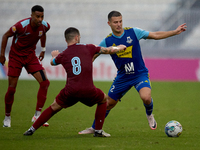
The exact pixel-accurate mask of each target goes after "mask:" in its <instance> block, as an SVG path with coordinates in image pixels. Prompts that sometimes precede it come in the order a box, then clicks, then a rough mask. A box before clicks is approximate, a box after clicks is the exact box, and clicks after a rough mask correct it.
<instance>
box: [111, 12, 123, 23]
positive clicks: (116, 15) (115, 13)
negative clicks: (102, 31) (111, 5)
mask: <svg viewBox="0 0 200 150" xmlns="http://www.w3.org/2000/svg"><path fill="white" fill-rule="evenodd" d="M119 16H122V14H121V13H120V12H119V11H116V10H113V11H111V12H110V13H109V14H108V20H109V21H110V19H111V18H112V17H119Z"/></svg>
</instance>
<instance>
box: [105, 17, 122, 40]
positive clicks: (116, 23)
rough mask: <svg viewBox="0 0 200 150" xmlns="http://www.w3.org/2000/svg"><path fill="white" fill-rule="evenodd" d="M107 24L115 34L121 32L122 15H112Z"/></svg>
mask: <svg viewBox="0 0 200 150" xmlns="http://www.w3.org/2000/svg"><path fill="white" fill-rule="evenodd" d="M108 25H109V26H110V27H111V29H112V31H113V33H114V34H116V35H117V36H119V35H121V34H122V33H123V28H122V16H119V17H112V18H111V19H110V21H108Z"/></svg>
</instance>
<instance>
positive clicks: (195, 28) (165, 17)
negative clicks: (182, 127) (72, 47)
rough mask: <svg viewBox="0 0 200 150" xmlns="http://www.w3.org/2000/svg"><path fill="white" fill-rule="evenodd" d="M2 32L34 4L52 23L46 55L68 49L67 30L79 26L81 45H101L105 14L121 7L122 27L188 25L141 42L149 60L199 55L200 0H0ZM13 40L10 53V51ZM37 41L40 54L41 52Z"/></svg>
mask: <svg viewBox="0 0 200 150" xmlns="http://www.w3.org/2000/svg"><path fill="white" fill-rule="evenodd" d="M0 4H1V5H0V14H1V15H0V26H1V28H0V35H1V36H2V35H3V34H4V33H5V32H6V31H7V30H8V29H9V28H10V27H11V26H12V25H13V24H14V23H16V22H17V21H19V20H21V19H23V18H26V17H30V14H31V10H30V9H31V7H32V6H33V5H35V4H39V5H42V6H43V7H44V10H45V11H44V14H45V17H44V20H45V21H47V22H49V23H50V25H51V29H50V31H49V32H48V33H47V50H48V51H47V54H48V53H49V54H50V52H51V51H52V50H54V49H59V50H64V49H65V48H66V46H67V45H66V43H65V40H64V34H63V33H64V31H65V29H66V28H67V27H70V26H74V27H77V28H78V29H79V30H80V32H81V43H93V44H97V45H98V44H99V43H100V41H101V40H102V39H103V38H105V37H106V36H107V35H108V34H109V33H111V30H110V27H109V26H108V25H107V14H108V13H109V12H110V11H111V10H118V11H120V12H121V13H122V15H123V26H124V27H139V28H142V29H144V30H147V31H158V30H164V31H165V30H173V29H176V28H177V26H178V25H180V24H182V23H187V31H186V32H184V33H183V34H181V35H178V36H175V37H170V38H168V39H164V40H159V41H156V40H141V41H140V43H141V48H142V53H143V56H144V57H145V58H186V59H199V58H200V45H199V40H200V17H199V14H200V1H199V0H123V1H122V0H101V1H100V0H73V1H71V0H56V1H55V0H34V1H32V0H0ZM11 42H12V40H11V38H10V39H9V41H8V45H7V50H6V53H8V52H9V47H10V45H11ZM40 50H41V49H40V43H38V47H37V50H36V51H37V53H39V52H40Z"/></svg>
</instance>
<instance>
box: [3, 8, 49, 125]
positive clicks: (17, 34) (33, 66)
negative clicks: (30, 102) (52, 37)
mask: <svg viewBox="0 0 200 150" xmlns="http://www.w3.org/2000/svg"><path fill="white" fill-rule="evenodd" d="M43 18H44V9H43V7H42V6H39V5H35V6H33V7H32V9H31V17H30V18H26V19H23V20H21V21H19V22H17V23H16V24H15V25H13V26H12V27H11V28H10V29H9V30H8V31H7V32H6V33H5V34H4V35H3V37H2V43H1V54H0V63H1V64H2V65H4V63H5V61H6V58H5V50H6V46H7V41H8V38H9V37H13V40H12V45H11V48H10V52H9V61H8V90H7V93H6V95H5V119H4V121H3V127H11V110H12V105H13V101H14V94H15V91H16V86H17V82H18V79H19V76H20V74H21V71H22V67H24V68H25V69H26V71H27V72H28V73H30V74H32V76H33V77H34V78H35V79H36V80H37V81H38V83H39V84H40V87H39V90H38V94H37V105H36V112H35V114H34V116H33V118H32V122H34V121H35V120H36V119H37V118H38V117H39V115H40V113H41V111H42V108H43V106H44V103H45V101H46V96H47V90H48V87H49V84H50V82H49V80H48V79H47V76H46V72H45V70H44V68H43V67H42V65H41V63H40V61H42V60H43V58H44V55H45V49H46V48H45V43H46V32H47V31H48V30H49V29H50V25H49V24H48V23H47V22H45V21H44V20H43ZM39 40H40V41H41V47H42V51H41V53H40V55H39V58H38V57H37V56H36V54H35V49H36V44H37V42H38V41H39ZM44 126H49V124H48V123H44Z"/></svg>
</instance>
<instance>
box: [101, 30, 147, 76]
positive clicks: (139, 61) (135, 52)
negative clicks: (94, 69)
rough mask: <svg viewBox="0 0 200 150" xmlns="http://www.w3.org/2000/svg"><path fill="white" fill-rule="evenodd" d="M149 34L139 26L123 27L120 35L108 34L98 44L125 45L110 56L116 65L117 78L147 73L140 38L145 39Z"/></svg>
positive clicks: (103, 45) (105, 45)
mask: <svg viewBox="0 0 200 150" xmlns="http://www.w3.org/2000/svg"><path fill="white" fill-rule="evenodd" d="M148 35H149V32H148V31H145V30H142V29H139V28H124V32H123V34H122V35H121V36H115V35H114V34H112V33H111V34H109V35H108V36H107V37H106V38H105V39H103V41H102V42H101V43H100V45H99V46H102V47H109V46H118V45H120V44H124V45H126V47H127V48H126V50H124V51H120V52H117V53H116V54H111V57H112V59H113V61H114V63H115V66H116V67H117V69H118V71H117V77H118V78H127V79H128V78H134V77H137V76H138V75H140V74H146V73H148V69H147V68H146V67H145V64H144V61H143V57H142V54H141V49H140V44H139V40H140V39H146V38H147V37H148Z"/></svg>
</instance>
